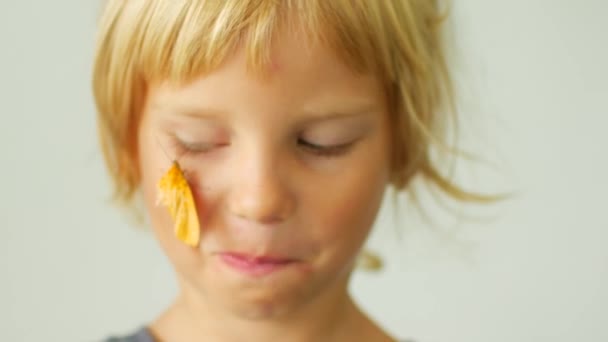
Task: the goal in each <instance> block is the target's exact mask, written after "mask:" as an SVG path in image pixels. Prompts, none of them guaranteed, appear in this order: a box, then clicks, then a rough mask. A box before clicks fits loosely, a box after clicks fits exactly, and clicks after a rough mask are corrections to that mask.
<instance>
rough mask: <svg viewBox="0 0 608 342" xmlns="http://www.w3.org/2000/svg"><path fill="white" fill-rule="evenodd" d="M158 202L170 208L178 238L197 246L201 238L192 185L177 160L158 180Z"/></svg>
mask: <svg viewBox="0 0 608 342" xmlns="http://www.w3.org/2000/svg"><path fill="white" fill-rule="evenodd" d="M158 203H160V204H163V205H165V206H167V208H168V209H169V213H170V214H171V217H172V218H173V221H174V224H175V225H174V231H175V235H176V236H177V238H178V239H179V240H181V241H182V242H184V243H185V244H187V245H189V246H193V247H196V246H197V245H198V243H199V240H200V226H199V222H198V215H197V212H196V205H195V203H194V196H192V190H191V189H190V185H189V184H188V181H187V180H186V178H185V177H184V173H183V172H182V169H181V167H180V166H179V163H178V162H177V161H174V162H173V165H172V166H171V168H170V169H169V170H168V171H167V173H165V175H164V176H163V177H162V178H161V179H160V181H159V182H158Z"/></svg>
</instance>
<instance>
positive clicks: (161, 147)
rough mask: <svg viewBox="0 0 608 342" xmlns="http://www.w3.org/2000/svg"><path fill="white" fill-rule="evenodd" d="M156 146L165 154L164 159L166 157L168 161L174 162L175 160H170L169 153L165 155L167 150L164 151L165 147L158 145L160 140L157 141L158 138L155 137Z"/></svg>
mask: <svg viewBox="0 0 608 342" xmlns="http://www.w3.org/2000/svg"><path fill="white" fill-rule="evenodd" d="M156 144H157V145H158V147H159V148H160V149H161V151H163V153H164V154H165V157H167V159H168V160H170V161H171V162H174V161H175V159H173V158H171V157H170V156H169V153H167V150H166V149H165V147H164V146H163V144H161V143H160V140H159V139H158V136H156Z"/></svg>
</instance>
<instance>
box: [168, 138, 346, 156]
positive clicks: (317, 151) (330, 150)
mask: <svg viewBox="0 0 608 342" xmlns="http://www.w3.org/2000/svg"><path fill="white" fill-rule="evenodd" d="M172 143H173V145H174V146H175V148H176V150H177V151H178V153H179V154H183V155H198V154H204V153H208V149H207V148H205V147H201V146H203V145H204V144H196V143H187V142H185V141H182V140H180V139H178V138H177V137H172ZM298 144H299V145H301V146H302V147H304V148H305V149H306V150H308V151H309V152H310V153H311V154H313V155H315V156H320V157H324V158H335V157H339V156H342V155H345V154H347V153H348V152H349V151H350V149H351V147H352V146H353V145H354V144H355V142H349V143H345V144H341V145H332V146H322V145H315V144H312V143H310V142H308V141H306V140H303V139H298ZM211 148H213V146H211V147H209V149H211Z"/></svg>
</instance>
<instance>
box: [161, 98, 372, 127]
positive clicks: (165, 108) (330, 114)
mask: <svg viewBox="0 0 608 342" xmlns="http://www.w3.org/2000/svg"><path fill="white" fill-rule="evenodd" d="M152 108H153V110H155V111H158V112H162V113H171V114H177V115H180V116H185V117H190V118H193V119H200V120H217V119H222V118H225V117H226V116H228V112H227V111H222V110H217V109H213V108H204V107H195V106H187V105H181V106H180V105H178V106H172V104H168V105H167V104H162V103H155V104H153V105H152ZM379 110H380V109H379V108H378V106H376V105H374V104H367V105H362V106H361V105H360V106H358V107H354V106H353V107H352V108H351V109H344V110H329V111H314V110H303V111H300V112H299V115H298V117H299V119H298V121H299V122H302V123H311V122H323V121H333V120H342V119H352V118H357V117H365V116H371V115H373V114H375V113H377V112H378V111H379Z"/></svg>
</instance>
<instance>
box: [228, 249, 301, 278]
mask: <svg viewBox="0 0 608 342" xmlns="http://www.w3.org/2000/svg"><path fill="white" fill-rule="evenodd" d="M219 257H220V259H221V260H222V261H223V263H224V264H225V265H227V266H229V267H230V268H231V269H233V270H235V271H237V272H239V273H241V274H244V275H248V276H256V277H257V276H263V275H268V274H271V273H275V272H278V271H281V270H284V269H285V268H287V267H289V266H291V265H292V264H295V263H296V261H297V260H296V259H292V258H287V257H281V256H273V255H261V256H252V255H247V254H241V253H234V252H225V253H219Z"/></svg>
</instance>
